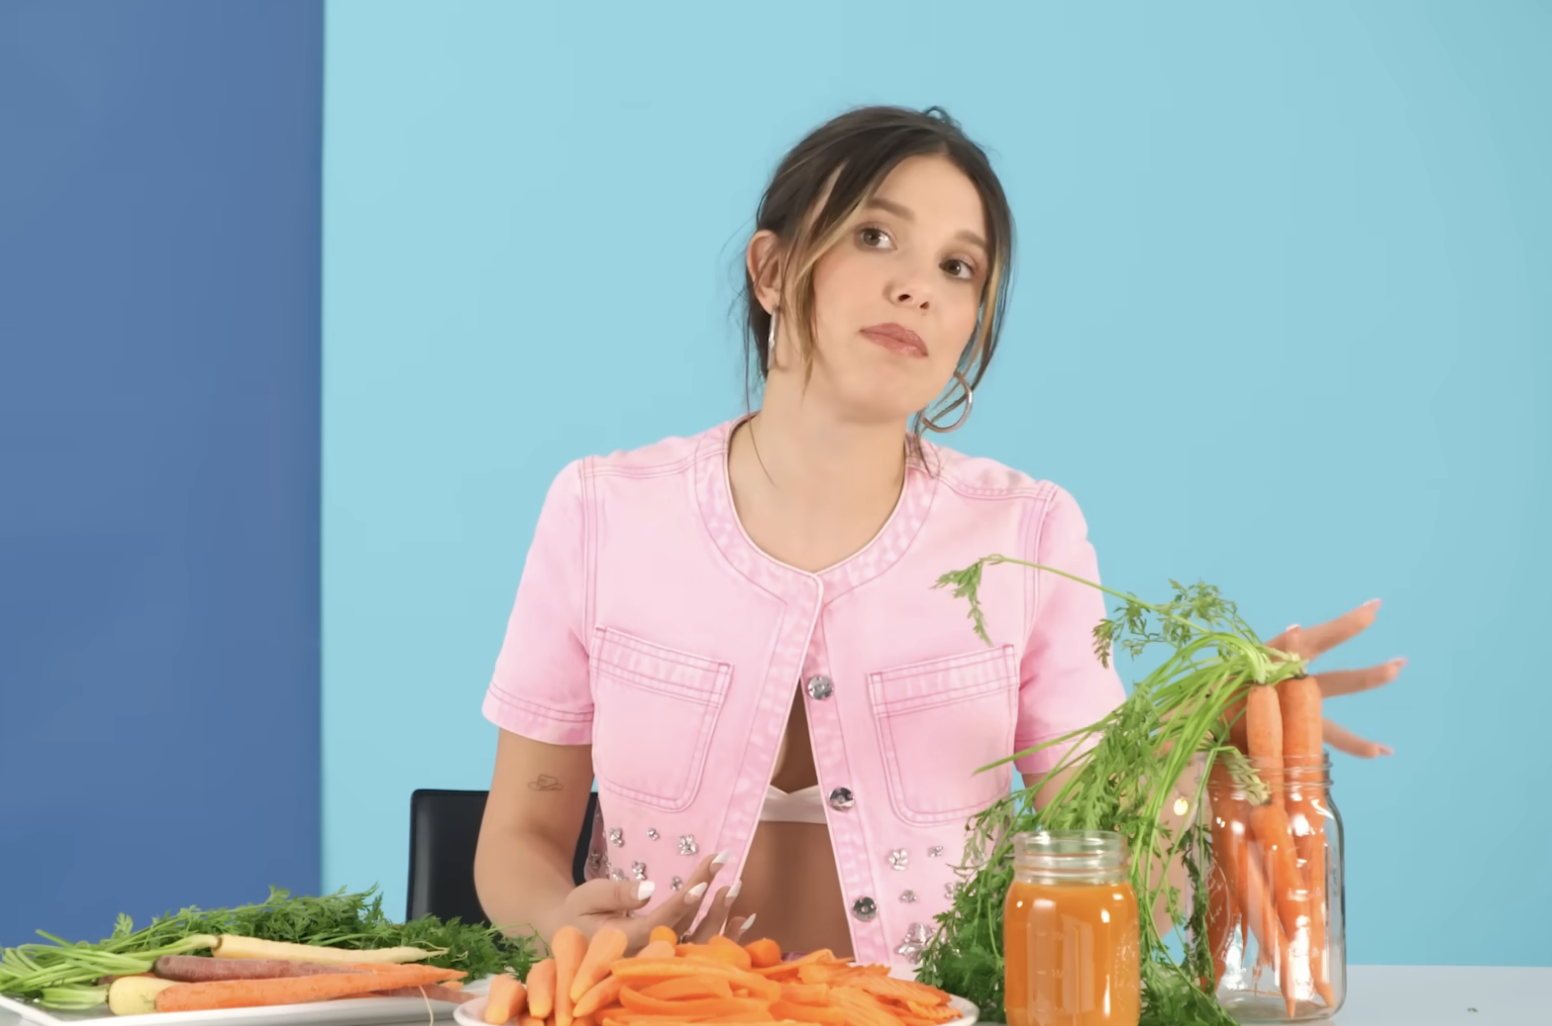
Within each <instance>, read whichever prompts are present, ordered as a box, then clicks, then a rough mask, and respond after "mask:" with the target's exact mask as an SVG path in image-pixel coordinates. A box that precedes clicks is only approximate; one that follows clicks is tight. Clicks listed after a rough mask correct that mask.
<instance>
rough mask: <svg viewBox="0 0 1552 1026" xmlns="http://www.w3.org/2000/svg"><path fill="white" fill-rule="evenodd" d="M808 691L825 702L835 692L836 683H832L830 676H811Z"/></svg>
mask: <svg viewBox="0 0 1552 1026" xmlns="http://www.w3.org/2000/svg"><path fill="white" fill-rule="evenodd" d="M808 693H809V694H810V695H812V696H813V697H814V698H815V699H817V700H819V701H821V702H823V701H824V700H825V699H827V698H829V697H830V696H831V695H833V694H835V685H834V684H832V683H830V678H829V677H823V676H820V677H810V678H808Z"/></svg>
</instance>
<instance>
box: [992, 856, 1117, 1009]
mask: <svg viewBox="0 0 1552 1026" xmlns="http://www.w3.org/2000/svg"><path fill="white" fill-rule="evenodd" d="M1013 852H1014V854H1013V858H1014V862H1013V883H1012V885H1011V886H1010V887H1009V888H1008V897H1007V904H1006V906H1005V908H1004V913H1003V953H1004V960H1005V966H1006V969H1005V973H1006V975H1005V979H1004V991H1003V995H1004V1000H1003V1004H1004V1006H1005V1007H1006V1010H1007V1018H1008V1026H1136V1024H1137V1020H1138V1016H1139V1014H1140V1013H1141V1005H1142V977H1141V973H1142V966H1141V963H1140V948H1141V940H1140V937H1139V933H1138V929H1139V926H1138V918H1137V915H1138V912H1137V895H1136V893H1135V892H1134V891H1133V889H1132V885H1131V882H1130V880H1129V877H1128V864H1127V863H1128V860H1127V856H1126V848H1125V845H1124V843H1123V840H1122V837H1121V835H1120V834H1118V833H1113V832H1110V831H1104V830H1072V831H1058V830H1053V831H1042V832H1038V833H1026V834H1019V835H1017V836H1015V837H1014V839H1013Z"/></svg>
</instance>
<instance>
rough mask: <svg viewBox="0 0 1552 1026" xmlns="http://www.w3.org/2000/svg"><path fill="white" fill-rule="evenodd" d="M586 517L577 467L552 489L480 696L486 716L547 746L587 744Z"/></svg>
mask: <svg viewBox="0 0 1552 1026" xmlns="http://www.w3.org/2000/svg"><path fill="white" fill-rule="evenodd" d="M585 517H586V511H585V507H584V502H583V493H582V467H581V464H580V462H576V463H572V464H570V465H569V466H567V467H566V469H565V470H563V471H562V472H561V473H560V474H559V475H558V476H557V477H556V478H555V480H554V481H553V482H552V483H551V485H550V490H549V494H548V495H546V496H545V500H544V506H543V508H542V509H541V510H540V511H539V522H538V525H537V526H536V527H535V528H534V537H533V542H532V543H531V544H530V545H529V547H528V556H527V559H526V560H525V562H524V565H523V575H522V577H521V579H520V580H519V581H518V585H517V598H516V600H515V601H514V602H513V605H512V613H511V616H510V617H509V618H508V619H507V629H506V637H505V640H504V641H503V642H502V645H501V651H500V653H499V654H498V655H497V657H496V668H495V672H494V673H493V675H492V676H491V681H490V686H489V688H488V689H487V690H486V693H485V703H484V708H483V712H484V715H485V718H486V719H488V720H490V721H491V722H492V723H494V724H495V725H496V726H498V727H501V728H502V729H503V730H509V731H511V732H512V733H514V734H521V735H522V736H524V737H528V738H532V739H533V740H535V741H543V742H546V743H548V744H552V745H586V744H591V743H592V740H593V696H592V690H591V688H590V686H589V684H588V658H587V642H586V636H587V634H586V628H585V625H584V621H585V619H586V616H587V613H586V608H587V581H588V574H587V558H586V537H587V531H586V527H587V525H586V519H585Z"/></svg>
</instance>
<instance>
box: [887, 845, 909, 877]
mask: <svg viewBox="0 0 1552 1026" xmlns="http://www.w3.org/2000/svg"><path fill="white" fill-rule="evenodd" d="M910 864H911V853H910V852H908V851H906V850H905V849H904V848H896V849H895V850H894V851H892V852H890V853H889V868H890V869H893V870H894V871H895V872H897V873H900V872H904V871H905V867H906V866H909V865H910Z"/></svg>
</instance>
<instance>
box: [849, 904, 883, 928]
mask: <svg viewBox="0 0 1552 1026" xmlns="http://www.w3.org/2000/svg"><path fill="white" fill-rule="evenodd" d="M851 914H852V915H854V916H856V917H857V919H858V920H860V921H861V922H864V923H866V922H871V921H872V919H873V917H874V916H876V915H878V905H877V904H876V903H875V902H874V901H873V899H872V898H858V899H857V900H856V901H854V902H852V903H851Z"/></svg>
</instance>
